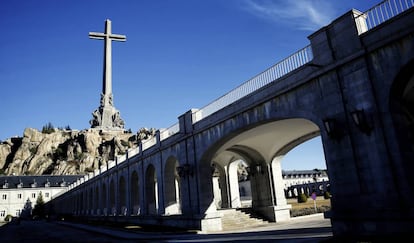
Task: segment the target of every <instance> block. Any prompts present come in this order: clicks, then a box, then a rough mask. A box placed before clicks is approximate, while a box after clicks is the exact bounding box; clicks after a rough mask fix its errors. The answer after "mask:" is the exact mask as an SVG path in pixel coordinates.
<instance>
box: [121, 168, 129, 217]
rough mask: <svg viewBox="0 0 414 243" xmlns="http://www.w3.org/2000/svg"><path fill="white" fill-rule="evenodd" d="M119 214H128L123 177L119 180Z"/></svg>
mask: <svg viewBox="0 0 414 243" xmlns="http://www.w3.org/2000/svg"><path fill="white" fill-rule="evenodd" d="M119 213H120V214H121V215H127V213H128V206H127V185H126V182H125V178H124V177H123V176H121V177H120V178H119Z"/></svg>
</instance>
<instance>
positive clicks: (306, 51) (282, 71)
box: [193, 45, 313, 123]
mask: <svg viewBox="0 0 414 243" xmlns="http://www.w3.org/2000/svg"><path fill="white" fill-rule="evenodd" d="M312 58H313V54H312V48H311V46H310V45H308V46H306V47H304V48H302V49H300V50H299V51H297V52H295V53H294V54H292V55H290V56H289V57H287V58H285V59H283V60H282V61H280V62H278V63H276V64H275V65H273V66H271V67H270V68H268V69H266V70H265V71H263V72H262V73H260V74H258V75H256V76H255V77H253V78H251V79H249V80H247V81H246V82H244V83H243V84H241V85H240V86H238V87H237V88H235V89H233V90H231V91H230V92H228V93H227V94H225V95H223V96H221V97H220V98H218V99H216V100H214V101H213V102H211V103H210V104H208V105H206V106H204V107H203V108H201V109H200V110H198V111H196V112H195V113H196V115H195V117H197V118H198V119H197V120H196V121H193V122H194V123H195V122H198V121H200V120H202V119H203V118H205V117H207V116H209V115H211V114H213V113H214V112H216V111H218V110H220V109H222V108H223V107H226V106H228V105H230V104H231V103H233V102H235V101H237V100H239V99H241V98H243V97H245V96H246V95H248V94H250V93H252V92H254V91H256V90H258V89H259V88H261V87H263V86H265V85H267V84H269V83H271V82H273V81H275V80H277V79H278V78H280V77H282V76H284V75H286V74H288V73H290V72H291V71H293V70H295V69H297V68H299V67H301V66H303V65H305V64H306V63H308V62H310V61H311V60H312Z"/></svg>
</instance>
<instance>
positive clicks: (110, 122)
mask: <svg viewBox="0 0 414 243" xmlns="http://www.w3.org/2000/svg"><path fill="white" fill-rule="evenodd" d="M89 38H91V39H98V40H104V42H105V46H104V66H103V81H102V94H101V105H100V107H99V108H98V109H97V110H95V111H94V112H93V119H92V120H91V121H90V124H91V126H92V127H93V128H94V127H96V128H100V129H109V130H113V129H119V128H121V129H123V128H124V121H123V120H122V119H121V117H120V115H119V111H117V110H116V109H115V107H114V106H113V95H112V41H113V40H114V41H126V36H125V35H117V34H112V27H111V20H109V19H107V20H106V21H105V33H97V32H89Z"/></svg>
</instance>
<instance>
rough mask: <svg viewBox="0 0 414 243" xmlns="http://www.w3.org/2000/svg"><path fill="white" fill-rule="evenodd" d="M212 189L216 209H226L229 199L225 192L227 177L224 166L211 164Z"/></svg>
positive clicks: (215, 163)
mask: <svg viewBox="0 0 414 243" xmlns="http://www.w3.org/2000/svg"><path fill="white" fill-rule="evenodd" d="M211 166H212V171H213V173H212V187H213V195H214V205H215V206H216V208H217V209H221V208H228V207H229V199H228V192H227V176H226V170H225V168H224V166H223V165H222V164H220V163H217V162H213V163H212V165H211Z"/></svg>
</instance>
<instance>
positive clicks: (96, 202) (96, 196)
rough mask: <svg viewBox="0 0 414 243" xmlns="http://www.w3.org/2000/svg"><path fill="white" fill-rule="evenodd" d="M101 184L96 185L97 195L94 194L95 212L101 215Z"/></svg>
mask: <svg viewBox="0 0 414 243" xmlns="http://www.w3.org/2000/svg"><path fill="white" fill-rule="evenodd" d="M99 199H100V198H99V186H98V185H96V186H95V195H94V205H93V208H94V210H95V214H97V215H99V213H100V210H99Z"/></svg>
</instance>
